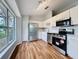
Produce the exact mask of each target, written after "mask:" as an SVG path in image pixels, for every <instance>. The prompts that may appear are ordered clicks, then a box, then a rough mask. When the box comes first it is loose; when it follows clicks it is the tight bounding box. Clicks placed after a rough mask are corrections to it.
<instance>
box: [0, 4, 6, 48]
mask: <svg viewBox="0 0 79 59" xmlns="http://www.w3.org/2000/svg"><path fill="white" fill-rule="evenodd" d="M6 19H7V9H6V8H5V7H4V6H3V4H1V3H0V49H2V48H3V47H4V46H5V45H6V44H7V27H6V26H7V25H6V24H7V20H6Z"/></svg>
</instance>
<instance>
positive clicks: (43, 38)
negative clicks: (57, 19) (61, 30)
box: [42, 32, 47, 42]
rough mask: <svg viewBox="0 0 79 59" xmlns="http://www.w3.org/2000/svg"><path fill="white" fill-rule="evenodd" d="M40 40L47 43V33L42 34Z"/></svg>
mask: <svg viewBox="0 0 79 59" xmlns="http://www.w3.org/2000/svg"><path fill="white" fill-rule="evenodd" d="M42 40H44V41H46V42H47V32H42Z"/></svg>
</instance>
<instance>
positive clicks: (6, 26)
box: [0, 1, 16, 53]
mask: <svg viewBox="0 0 79 59" xmlns="http://www.w3.org/2000/svg"><path fill="white" fill-rule="evenodd" d="M0 3H1V4H2V5H3V6H4V8H6V10H7V16H6V21H5V22H6V25H5V26H0V28H2V29H3V28H6V29H7V30H8V29H9V28H10V27H9V25H8V22H9V19H8V15H9V14H8V12H10V13H11V15H12V16H13V17H14V39H12V40H11V41H9V42H7V44H6V45H4V46H3V47H2V48H0V53H1V52H2V51H3V50H4V49H5V48H7V47H8V46H9V45H10V44H11V43H12V42H14V40H16V16H15V14H14V12H12V10H11V9H8V8H7V7H6V6H5V5H4V3H2V2H1V1H0ZM0 17H1V16H0ZM7 34H9V30H8V31H7ZM6 40H8V36H7V39H6Z"/></svg>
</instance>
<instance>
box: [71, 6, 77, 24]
mask: <svg viewBox="0 0 79 59" xmlns="http://www.w3.org/2000/svg"><path fill="white" fill-rule="evenodd" d="M70 16H71V20H72V21H71V24H78V6H76V7H73V8H71V9H70Z"/></svg>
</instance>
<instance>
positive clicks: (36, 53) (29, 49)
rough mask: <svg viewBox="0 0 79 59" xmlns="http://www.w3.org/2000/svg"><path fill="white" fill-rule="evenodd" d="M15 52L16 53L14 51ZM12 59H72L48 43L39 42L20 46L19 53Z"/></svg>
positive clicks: (25, 43)
mask: <svg viewBox="0 0 79 59" xmlns="http://www.w3.org/2000/svg"><path fill="white" fill-rule="evenodd" d="M14 52H15V51H14ZM10 59H70V58H68V57H66V56H64V55H62V54H61V53H59V52H58V51H57V50H56V49H55V48H53V46H51V45H49V44H48V43H47V42H45V41H42V40H38V41H32V42H24V43H22V44H20V45H19V47H18V51H17V53H16V54H15V56H14V53H13V54H12V56H11V58H10Z"/></svg>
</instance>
